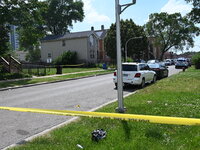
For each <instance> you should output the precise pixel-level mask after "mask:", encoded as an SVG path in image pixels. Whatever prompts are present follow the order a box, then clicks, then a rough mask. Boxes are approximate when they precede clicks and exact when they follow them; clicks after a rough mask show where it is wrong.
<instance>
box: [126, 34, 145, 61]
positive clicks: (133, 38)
mask: <svg viewBox="0 0 200 150" xmlns="http://www.w3.org/2000/svg"><path fill="white" fill-rule="evenodd" d="M141 38H142V36H139V37H132V38H130V39H128V40H127V41H126V43H125V60H124V61H125V62H126V60H127V45H128V42H129V41H130V40H135V39H141Z"/></svg>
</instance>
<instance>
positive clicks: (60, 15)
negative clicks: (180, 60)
mask: <svg viewBox="0 0 200 150" xmlns="http://www.w3.org/2000/svg"><path fill="white" fill-rule="evenodd" d="M46 3H47V6H48V7H47V9H46V11H45V12H43V18H44V20H45V21H46V26H47V29H48V31H50V32H51V33H52V34H54V35H62V34H65V33H66V32H67V31H68V27H72V23H73V21H75V22H76V21H82V20H83V17H84V12H83V2H82V1H74V0H47V2H46Z"/></svg>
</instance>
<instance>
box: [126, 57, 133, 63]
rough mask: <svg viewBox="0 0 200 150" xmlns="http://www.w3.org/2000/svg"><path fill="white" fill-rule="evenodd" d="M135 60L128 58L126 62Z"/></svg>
mask: <svg viewBox="0 0 200 150" xmlns="http://www.w3.org/2000/svg"><path fill="white" fill-rule="evenodd" d="M133 61H134V60H133V59H132V58H130V57H128V58H127V60H126V62H133Z"/></svg>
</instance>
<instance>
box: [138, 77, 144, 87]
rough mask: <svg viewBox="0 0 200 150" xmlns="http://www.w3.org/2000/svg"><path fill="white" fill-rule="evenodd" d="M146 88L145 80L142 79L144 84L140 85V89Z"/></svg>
mask: <svg viewBox="0 0 200 150" xmlns="http://www.w3.org/2000/svg"><path fill="white" fill-rule="evenodd" d="M144 86H145V79H144V78H143V79H142V83H141V84H140V86H139V87H140V88H141V89H142V88H143V87H144Z"/></svg>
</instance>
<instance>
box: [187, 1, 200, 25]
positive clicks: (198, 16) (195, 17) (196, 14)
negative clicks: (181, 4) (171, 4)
mask: <svg viewBox="0 0 200 150" xmlns="http://www.w3.org/2000/svg"><path fill="white" fill-rule="evenodd" d="M186 2H188V3H190V2H191V3H192V4H193V8H192V10H191V12H190V13H189V14H188V16H189V17H190V18H191V20H192V21H194V22H195V23H200V0H186Z"/></svg>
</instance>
